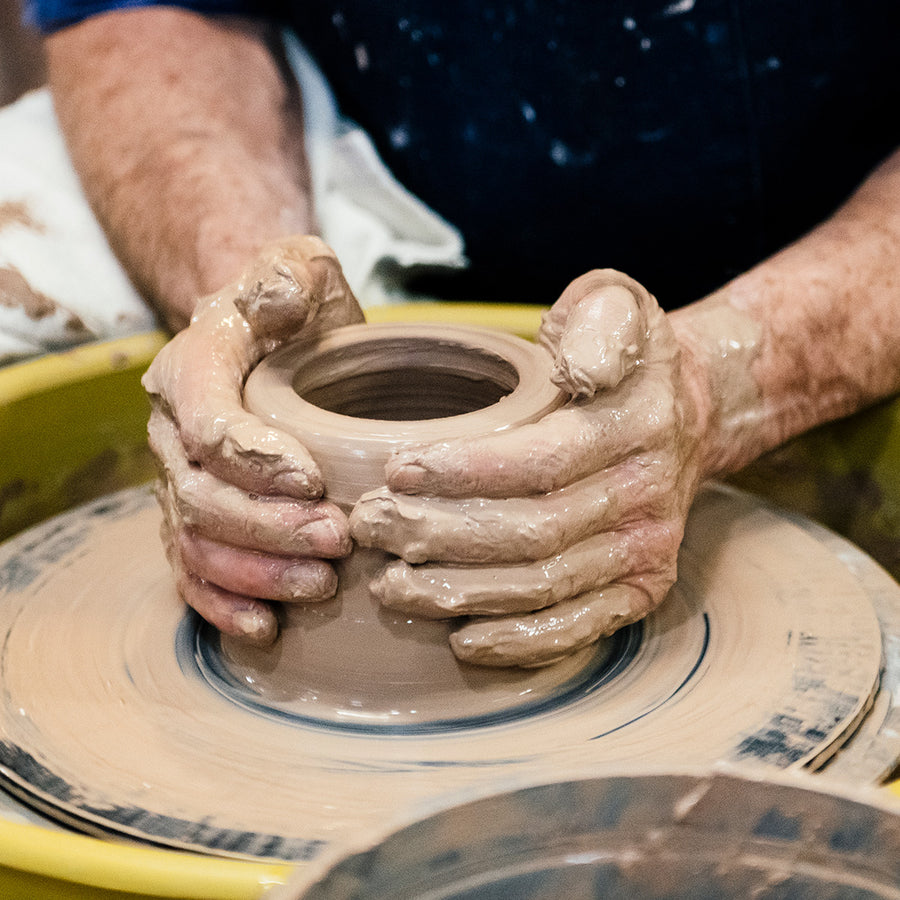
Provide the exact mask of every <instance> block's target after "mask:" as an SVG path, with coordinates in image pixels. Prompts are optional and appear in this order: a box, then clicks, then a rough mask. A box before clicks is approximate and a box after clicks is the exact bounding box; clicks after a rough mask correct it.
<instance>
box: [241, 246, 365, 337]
mask: <svg viewBox="0 0 900 900" xmlns="http://www.w3.org/2000/svg"><path fill="white" fill-rule="evenodd" d="M235 306H236V307H237V308H238V309H239V310H240V312H241V313H242V314H243V315H244V317H245V318H246V320H247V321H248V322H249V323H250V326H251V328H252V329H253V331H254V332H255V333H256V334H257V335H259V336H260V337H262V338H266V339H269V340H276V341H283V340H286V339H288V338H290V337H294V336H298V335H299V334H300V333H301V331H302V333H303V336H304V337H307V336H313V335H314V334H318V333H321V332H323V331H325V330H327V329H329V328H336V327H338V326H340V325H349V324H352V323H356V322H362V321H364V317H363V313H362V310H361V309H360V306H359V303H358V302H357V300H356V298H355V297H354V296H353V292H352V291H351V290H350V286H349V285H348V284H347V282H346V280H345V279H344V275H343V271H342V269H341V266H340V263H339V262H338V260H337V257H336V256H335V253H334V251H333V250H332V249H331V248H330V247H329V246H328V245H327V244H326V243H325V242H324V241H322V240H321V239H319V238H317V237H314V236H311V235H300V236H296V237H292V238H289V239H287V240H284V241H279V242H278V243H276V244H272V245H271V246H269V247H267V248H265V249H264V250H263V251H262V252H261V253H260V255H259V256H258V257H257V259H256V260H255V261H254V262H253V264H252V265H251V266H250V267H249V268H248V269H247V270H246V271H245V272H244V273H243V275H242V276H241V278H240V281H239V283H238V290H237V297H236V299H235Z"/></svg>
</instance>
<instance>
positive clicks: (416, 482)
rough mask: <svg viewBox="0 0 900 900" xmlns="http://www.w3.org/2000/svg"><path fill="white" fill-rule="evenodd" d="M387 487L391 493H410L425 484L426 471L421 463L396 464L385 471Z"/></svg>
mask: <svg viewBox="0 0 900 900" xmlns="http://www.w3.org/2000/svg"><path fill="white" fill-rule="evenodd" d="M387 478H388V487H390V489H391V490H393V491H401V492H403V491H411V490H415V489H417V488H421V487H422V486H423V485H424V484H426V483H427V479H428V469H427V468H425V466H423V465H422V464H421V463H413V462H410V463H404V462H396V463H394V464H393V465H390V466H388V469H387Z"/></svg>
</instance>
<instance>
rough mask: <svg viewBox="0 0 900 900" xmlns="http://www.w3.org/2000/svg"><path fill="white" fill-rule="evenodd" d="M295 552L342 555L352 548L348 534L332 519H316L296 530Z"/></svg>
mask: <svg viewBox="0 0 900 900" xmlns="http://www.w3.org/2000/svg"><path fill="white" fill-rule="evenodd" d="M297 538H298V542H297V548H296V549H297V554H298V555H300V554H301V553H308V554H309V555H311V556H326V557H329V558H332V557H342V556H346V555H347V554H348V553H349V552H350V551H351V550H352V549H353V542H352V541H351V540H350V535H349V534H348V533H347V531H346V530H345V529H344V528H341V527H340V526H338V524H337V523H336V522H334V521H333V520H332V519H316V520H315V521H314V522H310V523H309V524H307V525H304V526H303V527H302V528H300V529H299V530H298V531H297Z"/></svg>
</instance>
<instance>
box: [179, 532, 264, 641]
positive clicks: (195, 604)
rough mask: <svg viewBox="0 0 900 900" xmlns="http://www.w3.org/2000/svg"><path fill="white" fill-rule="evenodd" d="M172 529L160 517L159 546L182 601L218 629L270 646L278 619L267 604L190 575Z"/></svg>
mask: <svg viewBox="0 0 900 900" xmlns="http://www.w3.org/2000/svg"><path fill="white" fill-rule="evenodd" d="M176 530H177V529H173V528H172V526H171V525H170V524H169V522H168V521H165V520H164V522H163V526H162V528H161V537H162V540H163V546H164V547H165V549H166V556H167V557H168V560H169V565H170V566H171V567H172V573H173V575H174V576H175V587H176V589H177V591H178V594H179V595H180V596H181V598H182V600H184V602H185V603H186V604H187V605H188V606H190V607H191V609H193V610H195V611H196V612H197V613H198V614H199V615H200V616H201V617H202V618H204V619H205V620H206V621H207V622H209V624H210V625H212V626H213V627H214V628H216V629H217V630H218V631H221V632H223V633H224V634H230V635H233V636H234V637H238V638H241V639H243V640H246V641H248V642H249V643H251V644H255V645H256V646H259V647H268V646H269V645H271V644H272V643H273V642H274V641H275V638H276V637H277V636H278V619H277V618H276V616H275V613H274V611H273V610H272V608H271V607H270V606H269V604H267V603H264V602H263V601H261V600H257V599H255V598H253V597H245V596H241V595H240V594H235V593H233V592H231V591H227V590H225V589H223V588H220V587H218V586H217V585H216V584H214V583H212V582H209V581H205V580H203V579H202V578H199V577H197V576H196V575H193V574H191V573H190V572H189V571H188V570H187V569H186V567H185V565H184V563H183V561H182V558H181V554H180V553H179V551H178V547H177V546H176V537H175V534H176Z"/></svg>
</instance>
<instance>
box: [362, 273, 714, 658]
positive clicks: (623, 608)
mask: <svg viewBox="0 0 900 900" xmlns="http://www.w3.org/2000/svg"><path fill="white" fill-rule="evenodd" d="M540 338H541V342H542V343H543V344H544V345H545V346H546V347H547V348H548V350H550V352H551V353H553V354H555V358H556V362H555V367H554V375H553V379H554V381H555V382H556V383H558V384H559V385H560V386H561V387H563V388H564V389H565V390H566V391H567V392H568V393H569V394H570V395H571V400H570V401H569V402H568V403H567V404H566V405H565V406H564V407H562V408H561V409H558V410H556V411H555V412H552V413H550V414H548V415H547V416H545V417H544V418H543V419H542V420H541V421H539V422H537V423H535V424H533V425H525V426H522V427H520V428H517V429H515V430H512V431H508V432H501V433H498V434H495V435H491V436H489V437H483V438H478V439H474V440H464V441H454V442H448V443H443V444H437V445H429V446H419V447H413V448H406V449H404V450H402V451H400V452H398V453H397V454H396V455H395V456H394V457H393V458H392V460H391V461H390V462H389V463H388V466H387V483H388V487H387V488H385V489H382V490H379V491H374V492H371V493H370V494H367V495H365V496H364V497H363V498H362V499H361V500H360V502H359V503H358V505H357V507H356V508H355V509H354V511H353V513H352V515H351V519H350V522H351V531H352V534H353V536H354V537H355V538H356V539H357V540H358V541H359V542H360V543H362V544H364V545H373V546H378V547H381V548H383V549H385V550H387V551H389V552H390V553H394V554H396V555H397V556H399V557H401V559H399V560H397V561H395V562H392V563H390V564H388V565H387V567H386V568H385V569H384V570H383V571H382V572H381V574H380V575H379V576H378V578H377V579H376V581H375V582H374V584H373V589H374V591H375V592H376V594H377V595H378V596H379V598H380V599H381V601H382V603H384V604H385V605H386V606H388V607H391V608H393V609H398V610H402V611H404V612H406V613H408V614H410V615H413V616H425V617H430V618H444V617H448V616H467V617H471V618H469V619H468V620H467V621H466V622H465V623H464V624H463V625H462V627H461V628H459V629H458V630H457V631H456V632H454V634H453V635H452V637H451V643H452V647H453V651H454V653H456V655H457V656H458V657H459V658H460V659H462V660H465V661H468V662H473V663H478V664H482V665H491V666H513V665H529V666H534V665H545V664H548V663H551V662H554V661H555V660H557V659H559V658H560V657H561V656H564V655H565V654H567V653H569V652H572V651H574V650H576V649H579V648H581V647H584V646H586V645H588V644H589V643H591V642H593V641H595V640H597V638H599V637H601V636H602V635H606V634H610V633H612V632H613V631H615V630H616V629H618V628H620V627H622V626H623V625H626V624H629V623H631V622H634V621H636V620H637V619H640V618H642V617H643V616H645V615H647V614H648V613H649V612H650V611H651V610H652V609H654V608H655V607H656V606H657V605H658V604H659V603H660V602H661V601H662V600H663V598H664V597H665V595H666V593H667V591H668V590H669V588H670V587H671V585H672V583H673V582H674V580H675V573H676V556H677V553H678V547H679V544H680V542H681V538H682V535H683V530H684V523H685V519H686V516H687V512H688V508H689V506H690V504H691V501H692V499H693V496H694V494H695V492H696V489H697V485H698V482H699V479H700V475H699V469H700V466H699V462H698V459H699V453H698V434H699V432H700V430H701V429H700V427H699V425H698V419H699V415H698V411H697V410H698V407H699V403H698V402H695V401H694V400H693V399H692V397H694V396H695V392H694V389H693V384H692V379H691V376H689V375H688V374H687V369H686V366H684V365H683V364H682V357H681V354H680V352H679V346H678V344H677V342H676V338H675V335H674V333H673V331H672V328H671V326H670V324H669V322H668V320H667V319H666V316H665V314H664V313H663V312H662V311H661V310H660V308H659V307H658V305H657V303H656V301H655V299H654V298H653V297H652V296H651V295H650V294H649V293H647V291H646V290H645V289H644V288H643V287H641V286H640V285H639V284H637V283H636V282H635V281H633V280H631V279H630V278H628V277H627V276H624V275H622V274H620V273H618V272H613V271H611V270H603V271H596V272H591V273H588V274H587V275H584V276H582V277H581V278H579V279H577V280H576V281H574V282H573V283H572V284H571V285H570V286H569V287H568V288H567V289H566V291H565V292H564V294H563V295H562V297H561V298H560V299H559V300H558V301H557V303H556V304H555V305H554V306H553V308H552V309H551V310H550V311H549V312H548V313H547V314H546V315H545V317H544V321H543V323H542V326H541V333H540ZM696 396H700V395H699V394H696Z"/></svg>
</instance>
